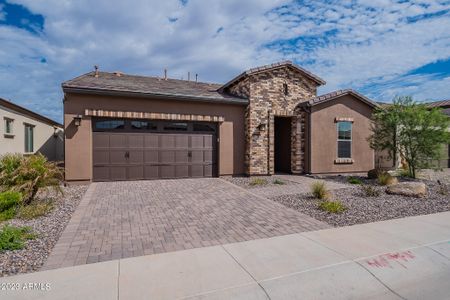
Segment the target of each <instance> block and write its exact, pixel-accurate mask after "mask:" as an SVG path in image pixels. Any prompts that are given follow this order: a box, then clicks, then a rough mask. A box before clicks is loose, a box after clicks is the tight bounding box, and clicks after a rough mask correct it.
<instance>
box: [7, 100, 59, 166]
mask: <svg viewBox="0 0 450 300" xmlns="http://www.w3.org/2000/svg"><path fill="white" fill-rule="evenodd" d="M5 118H9V119H12V120H13V125H12V135H6V128H5ZM0 122H1V124H0V156H1V155H4V154H6V153H21V154H33V153H38V152H40V153H42V154H43V155H45V156H46V157H47V158H48V159H49V160H52V161H62V160H63V159H64V153H63V143H64V142H63V133H62V129H61V128H58V129H55V128H54V127H53V126H52V125H49V124H46V123H43V122H41V121H39V120H36V119H34V118H30V117H29V116H26V115H24V114H21V113H18V112H16V111H14V110H11V109H9V108H6V107H3V106H1V105H0ZM25 124H30V125H32V126H34V130H33V150H34V152H32V153H25Z"/></svg>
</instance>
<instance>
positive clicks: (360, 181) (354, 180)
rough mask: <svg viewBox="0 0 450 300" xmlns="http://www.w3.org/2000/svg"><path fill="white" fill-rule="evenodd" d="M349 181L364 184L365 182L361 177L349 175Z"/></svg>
mask: <svg viewBox="0 0 450 300" xmlns="http://www.w3.org/2000/svg"><path fill="white" fill-rule="evenodd" d="M347 182H348V183H351V184H362V183H363V182H362V180H361V179H359V178H358V177H349V178H348V179H347Z"/></svg>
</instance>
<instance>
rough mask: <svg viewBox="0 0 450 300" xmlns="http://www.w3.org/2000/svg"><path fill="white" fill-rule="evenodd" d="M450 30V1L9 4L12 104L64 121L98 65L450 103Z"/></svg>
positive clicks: (3, 6)
mask: <svg viewBox="0 0 450 300" xmlns="http://www.w3.org/2000/svg"><path fill="white" fill-rule="evenodd" d="M93 3H95V4H93ZM449 28H450V0H414V1H404V0H340V1H320V0H311V1H285V0H247V1H245V0H227V1H225V0H223V1H214V0H210V1H205V0H204V1H200V0H198V1H197V0H183V1H179V0H167V1H156V0H155V1H149V0H128V1H109V0H97V1H95V2H92V1H88V0H78V1H75V0H74V1H70V0H66V1H61V0H42V1H35V0H7V1H5V0H0V45H2V46H1V47H0V97H2V98H6V99H10V100H12V101H14V102H16V103H18V104H20V105H23V106H25V107H27V108H30V109H32V110H35V111H37V112H39V113H42V114H43V115H46V116H48V117H50V118H53V119H55V120H57V121H61V120H62V97H63V95H62V91H61V82H63V81H65V80H68V79H71V78H73V77H75V76H78V75H80V74H83V73H86V72H89V71H91V70H92V69H93V66H94V65H99V66H100V69H101V70H105V71H117V70H120V71H122V72H125V73H129V74H141V75H151V76H155V75H156V76H160V75H162V73H163V70H164V68H167V69H168V70H169V76H170V77H173V78H186V77H187V72H188V71H190V72H191V74H194V73H198V74H199V79H200V80H202V81H210V82H226V81H228V80H229V79H230V78H232V77H233V76H234V75H236V74H238V73H240V72H242V71H243V70H244V69H247V68H250V67H254V66H258V65H262V64H267V63H272V62H276V61H279V60H284V59H290V60H293V61H294V62H296V63H297V64H299V65H301V66H302V67H304V68H307V69H309V70H310V71H312V72H314V73H315V74H317V75H319V76H321V77H322V78H324V79H325V80H326V81H327V85H326V86H324V87H322V88H320V90H319V93H326V92H329V91H332V90H336V89H341V88H353V89H356V90H358V91H360V92H362V93H364V94H365V95H367V96H368V97H370V98H372V99H374V100H377V101H385V102H388V101H390V100H391V99H392V98H393V97H394V96H395V95H412V96H414V97H415V99H416V100H418V101H425V100H441V99H450V30H449Z"/></svg>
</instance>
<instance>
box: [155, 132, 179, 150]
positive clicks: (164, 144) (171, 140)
mask: <svg viewBox="0 0 450 300" xmlns="http://www.w3.org/2000/svg"><path fill="white" fill-rule="evenodd" d="M159 147H160V148H166V149H167V148H175V136H174V135H168V134H166V135H160V145H159Z"/></svg>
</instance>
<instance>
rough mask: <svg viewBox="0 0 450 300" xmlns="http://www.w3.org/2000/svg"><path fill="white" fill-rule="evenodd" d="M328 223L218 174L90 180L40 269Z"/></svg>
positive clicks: (275, 233)
mask: <svg viewBox="0 0 450 300" xmlns="http://www.w3.org/2000/svg"><path fill="white" fill-rule="evenodd" d="M327 227H328V225H326V224H324V223H322V222H319V221H317V220H315V219H312V218H311V217H309V216H306V215H304V214H301V213H298V212H296V211H294V210H291V209H289V208H286V207H284V206H282V205H281V204H278V203H275V202H273V201H271V200H267V199H265V198H263V197H261V196H257V195H255V194H252V193H251V192H250V191H247V190H244V189H242V188H240V187H237V186H235V185H233V184H231V183H229V182H226V181H225V180H222V179H219V178H208V179H183V180H158V181H132V182H130V181H128V182H110V183H93V184H91V186H90V187H89V190H88V191H87V193H86V195H85V197H84V198H83V200H82V202H81V203H80V206H79V207H78V208H77V211H76V212H75V213H74V215H73V217H72V219H71V221H70V223H69V225H68V226H67V228H66V229H65V231H64V233H63V234H62V236H61V238H60V240H59V241H58V243H57V245H56V246H55V248H54V249H53V251H52V253H51V255H50V257H49V259H48V260H47V263H46V265H45V266H44V269H51V268H57V267H62V266H71V265H79V264H86V263H94V262H99V261H106V260H111V259H117V258H124V257H131V256H139V255H146V254H153V253H160V252H168V251H175V250H182V249H189V248H195V247H204V246H210V245H217V244H224V243H232V242H239V241H245V240H251V239H258V238H266V237H272V236H276V235H285V234H289V233H294V232H302V231H310V230H317V229H321V228H327Z"/></svg>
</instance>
